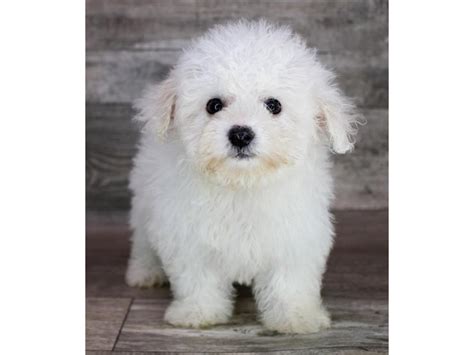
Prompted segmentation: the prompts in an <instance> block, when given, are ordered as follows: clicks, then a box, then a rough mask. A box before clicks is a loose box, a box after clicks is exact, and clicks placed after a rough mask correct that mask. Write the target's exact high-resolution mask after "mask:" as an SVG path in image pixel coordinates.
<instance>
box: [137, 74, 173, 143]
mask: <svg viewBox="0 0 474 355" xmlns="http://www.w3.org/2000/svg"><path fill="white" fill-rule="evenodd" d="M175 102H176V81H175V78H174V75H173V72H171V73H170V74H169V76H168V77H167V78H166V79H165V80H164V81H162V82H161V83H159V84H155V85H151V86H150V87H148V88H147V89H146V90H145V92H144V93H143V95H142V97H141V98H140V99H138V100H137V101H136V102H135V104H134V107H135V109H136V110H137V111H138V113H137V115H136V116H135V120H137V121H140V122H143V124H144V126H143V129H144V130H151V131H152V132H156V133H157V134H158V135H159V136H160V137H161V138H163V137H164V136H165V135H166V132H167V131H168V129H169V128H170V126H171V124H172V120H173V116H174V107H175Z"/></svg>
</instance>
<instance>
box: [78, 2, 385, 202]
mask: <svg viewBox="0 0 474 355" xmlns="http://www.w3.org/2000/svg"><path fill="white" fill-rule="evenodd" d="M86 14H87V16H86V26H87V27H86V28H87V30H86V32H87V33H86V36H87V38H86V43H87V45H86V46H87V48H86V61H87V63H86V74H87V78H86V89H87V93H86V99H87V103H86V106H87V109H86V112H87V113H86V114H87V118H86V119H87V122H86V135H87V144H86V160H87V161H86V169H87V189H86V191H87V208H88V209H89V210H122V209H127V208H128V207H129V192H128V190H127V179H128V173H129V170H130V168H131V158H132V156H133V154H134V149H135V144H136V140H137V131H136V129H135V127H134V126H133V125H132V123H131V120H130V119H131V117H132V115H133V111H132V109H131V102H132V101H133V100H134V99H136V98H137V96H138V95H139V94H140V92H141V91H142V89H143V88H144V87H145V86H146V85H147V84H149V83H151V82H155V81H158V80H160V79H162V78H163V77H164V76H165V75H166V73H167V72H168V70H169V68H170V66H172V65H173V64H174V63H175V61H176V58H177V56H178V55H179V53H180V50H181V48H182V47H183V46H184V45H186V44H187V43H188V42H189V40H190V39H191V38H192V37H194V36H196V35H199V34H201V33H203V32H204V31H205V30H206V29H207V28H209V27H211V26H212V25H214V24H216V23H220V22H223V21H226V20H230V19H236V18H241V17H244V18H251V19H253V18H260V17H265V18H267V19H270V20H273V21H276V22H278V23H281V24H289V25H291V26H292V27H293V28H294V29H295V30H296V31H298V32H299V33H301V34H302V35H303V36H304V37H305V38H306V39H307V40H308V43H309V44H310V45H311V46H315V47H317V48H318V49H319V53H320V55H321V60H322V61H323V62H324V63H326V64H328V65H329V66H330V67H332V68H334V69H335V71H336V72H337V73H338V76H339V83H340V85H341V87H342V88H343V90H344V91H345V92H346V93H347V94H348V95H349V96H351V97H353V98H354V99H355V101H356V103H357V104H358V106H359V107H360V109H361V111H362V113H363V114H364V115H365V116H366V118H367V125H366V126H364V127H362V128H361V129H360V133H359V136H358V141H359V144H358V145H357V147H356V150H355V151H354V153H352V154H350V155H347V156H338V157H336V159H335V160H336V163H335V167H334V174H335V176H336V189H337V190H336V196H337V198H336V203H335V208H337V209H342V208H351V209H359V208H385V207H387V185H388V184H387V172H388V111H387V109H388V1H387V0H380V1H379V0H298V1H293V0H282V1H271V0H261V1H256V0H227V1H226V0H220V1H217V0H155V1H152V0H143V1H132V0H88V1H87V10H86Z"/></svg>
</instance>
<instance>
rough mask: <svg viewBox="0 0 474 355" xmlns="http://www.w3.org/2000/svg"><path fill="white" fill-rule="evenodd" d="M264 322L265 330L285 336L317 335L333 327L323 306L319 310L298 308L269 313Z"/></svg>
mask: <svg viewBox="0 0 474 355" xmlns="http://www.w3.org/2000/svg"><path fill="white" fill-rule="evenodd" d="M262 321H263V325H264V326H265V328H267V329H269V330H273V331H277V332H279V333H284V334H307V333H316V332H319V331H320V330H323V329H326V328H329V327H330V326H331V318H330V317H329V313H328V312H327V311H326V309H325V308H324V307H323V306H319V307H318V308H317V310H314V309H311V310H309V309H304V308H298V309H293V310H289V311H287V312H284V311H283V310H281V311H280V313H279V314H272V313H271V312H269V313H267V314H265V315H264V317H263V319H262Z"/></svg>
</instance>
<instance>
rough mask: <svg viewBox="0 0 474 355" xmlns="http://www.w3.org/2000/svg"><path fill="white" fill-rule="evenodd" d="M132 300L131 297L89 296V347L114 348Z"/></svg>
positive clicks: (87, 342) (87, 336)
mask: <svg viewBox="0 0 474 355" xmlns="http://www.w3.org/2000/svg"><path fill="white" fill-rule="evenodd" d="M131 301H132V300H131V299H129V298H87V302H86V348H87V349H91V350H112V349H113V347H114V344H115V341H116V340H117V336H118V334H119V332H120V329H121V327H122V324H123V322H124V320H125V316H126V315H127V312H128V309H129V306H130V302H131Z"/></svg>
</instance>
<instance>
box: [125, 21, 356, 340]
mask: <svg viewBox="0 0 474 355" xmlns="http://www.w3.org/2000/svg"><path fill="white" fill-rule="evenodd" d="M136 107H137V109H138V115H137V116H136V119H137V120H138V121H141V122H143V130H142V135H141V139H140V144H139V151H138V153H137V156H136V157H135V159H134V168H133V171H132V173H131V178H130V188H131V190H132V192H133V199H132V211H131V227H132V229H133V237H132V251H131V256H130V260H129V265H128V270H127V275H126V280H127V283H128V284H129V285H130V286H140V287H144V286H152V285H154V284H161V283H163V282H165V281H166V280H167V279H168V280H169V281H170V284H171V289H172V292H173V295H174V300H173V302H172V303H171V305H170V306H169V308H168V309H167V311H166V314H165V320H166V321H167V322H169V323H171V324H173V325H176V326H183V327H202V326H209V325H212V324H217V323H224V322H226V321H228V320H229V318H230V317H231V315H232V307H233V287H232V283H233V282H239V283H242V284H247V285H251V286H252V288H253V291H254V294H255V298H256V302H257V307H258V309H259V312H260V319H261V321H262V323H263V325H264V326H265V327H266V328H267V329H270V330H275V331H278V332H282V333H308V332H316V331H318V330H320V329H322V328H325V327H328V326H329V325H330V318H329V315H328V312H327V311H326V310H325V308H324V307H323V305H322V302H321V297H320V291H321V281H322V275H323V273H324V270H325V265H326V259H327V257H328V254H329V251H330V249H331V245H332V242H333V227H332V223H331V215H330V212H329V207H330V202H331V199H332V196H333V193H332V190H333V186H332V179H331V175H330V162H329V153H330V151H331V150H332V151H334V152H337V153H344V152H347V151H350V150H351V149H352V147H353V141H352V136H353V135H354V133H355V124H356V122H357V118H358V116H357V115H356V114H355V112H354V107H353V105H352V104H351V102H350V101H349V100H348V99H346V98H345V97H344V96H343V95H342V94H341V93H340V91H339V90H338V88H337V87H336V86H335V84H334V81H333V74H332V73H331V72H330V71H328V70H327V69H325V68H324V67H323V66H322V65H321V63H320V62H319V60H318V57H317V55H316V51H315V50H312V49H309V48H308V47H307V46H306V44H305V42H304V41H303V40H302V39H301V38H300V37H299V36H298V35H296V34H295V33H293V32H292V31H291V30H290V29H288V28H286V27H278V26H275V25H272V24H269V23H268V22H265V21H259V22H248V21H240V22H236V23H230V24H226V25H220V26H216V27H214V28H213V29H211V30H210V31H209V32H207V33H206V34H205V35H204V36H203V37H201V38H199V39H197V40H196V41H194V42H193V43H192V44H191V45H190V46H189V47H188V48H187V49H185V50H184V52H183V53H182V55H181V56H180V58H179V60H178V62H177V64H176V65H175V67H174V68H173V69H172V70H171V72H170V74H169V76H168V78H167V79H166V80H164V81H163V82H162V83H160V84H158V85H156V86H152V87H151V88H149V89H148V90H147V91H146V93H145V94H144V96H143V97H142V98H141V99H140V100H139V101H138V102H137V105H136Z"/></svg>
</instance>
